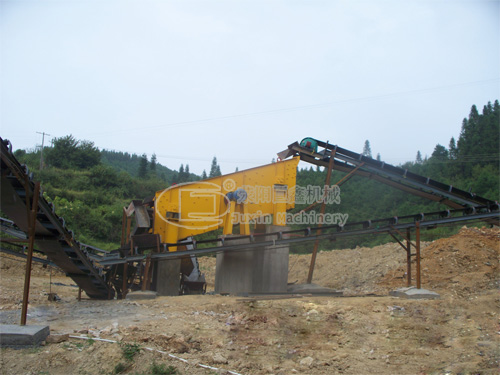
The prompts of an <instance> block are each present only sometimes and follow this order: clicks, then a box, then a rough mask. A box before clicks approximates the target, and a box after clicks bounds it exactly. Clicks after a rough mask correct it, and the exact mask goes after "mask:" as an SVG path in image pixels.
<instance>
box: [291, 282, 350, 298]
mask: <svg viewBox="0 0 500 375" xmlns="http://www.w3.org/2000/svg"><path fill="white" fill-rule="evenodd" d="M288 293H293V294H314V295H322V296H325V295H327V296H342V295H343V294H344V292H342V291H341V290H335V289H331V288H325V287H323V286H321V285H317V284H293V285H288Z"/></svg>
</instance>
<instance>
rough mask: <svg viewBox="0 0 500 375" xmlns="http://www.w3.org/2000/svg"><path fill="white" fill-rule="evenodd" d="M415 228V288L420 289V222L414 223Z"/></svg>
mask: <svg viewBox="0 0 500 375" xmlns="http://www.w3.org/2000/svg"><path fill="white" fill-rule="evenodd" d="M415 228H416V232H417V233H416V243H417V254H416V255H415V256H416V257H417V262H416V263H417V289H420V222H419V221H417V222H416V223H415Z"/></svg>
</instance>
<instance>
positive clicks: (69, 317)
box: [0, 228, 500, 375]
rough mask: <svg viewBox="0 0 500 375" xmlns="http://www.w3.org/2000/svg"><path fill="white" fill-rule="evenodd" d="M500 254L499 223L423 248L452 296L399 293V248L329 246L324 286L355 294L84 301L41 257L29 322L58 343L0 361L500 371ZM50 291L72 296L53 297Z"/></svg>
mask: <svg viewBox="0 0 500 375" xmlns="http://www.w3.org/2000/svg"><path fill="white" fill-rule="evenodd" d="M499 255H500V230H498V229H484V228H483V229H477V228H463V229H462V230H461V231H460V232H459V233H458V234H457V235H455V236H452V237H450V238H447V239H441V240H437V241H434V242H431V243H425V244H423V246H422V287H423V288H426V289H430V290H433V291H435V292H437V293H439V294H440V295H441V299H439V300H407V299H399V298H395V297H390V296H389V291H390V290H393V289H395V288H398V287H402V286H405V285H406V275H405V271H406V263H405V262H406V253H405V252H404V251H403V250H402V249H401V248H400V247H399V245H398V244H387V245H383V246H378V247H375V248H371V249H369V248H356V249H353V250H339V251H331V252H321V253H320V254H318V258H317V263H316V264H317V267H316V270H315V277H314V282H315V283H317V284H319V285H322V286H326V287H331V288H334V289H340V290H342V291H344V297H317V296H310V295H303V296H292V297H289V298H276V297H275V298H270V297H268V298H242V297H229V296H218V295H204V296H182V297H157V298H156V299H153V300H120V301H117V300H115V301H95V300H89V299H83V300H82V301H80V302H78V301H77V300H76V297H77V291H78V290H77V288H76V287H75V286H74V283H73V281H72V280H70V279H68V278H66V277H65V276H64V275H63V274H61V273H60V272H57V271H55V270H50V268H43V267H42V266H41V265H38V264H37V265H35V267H34V271H33V276H32V284H31V293H30V305H29V310H28V324H46V325H49V326H50V329H51V336H50V337H49V339H50V340H49V341H48V342H47V344H46V345H45V346H42V347H39V348H32V349H23V350H14V349H6V348H2V349H1V358H0V369H1V373H2V374H16V375H17V374H40V375H41V374H116V373H124V374H215V373H228V372H227V370H229V371H231V372H232V373H237V374H293V373H296V374H336V373H339V374H498V373H499V361H500V296H499V294H498V288H499V264H498V262H499ZM0 260H1V269H0V271H1V273H0V323H2V324H17V323H18V322H19V316H20V309H21V299H22V286H23V282H24V271H23V263H22V262H20V261H18V260H17V259H12V258H10V257H8V256H5V255H2V257H1V258H0ZM309 260H310V255H291V256H290V273H289V281H290V282H298V283H303V282H305V279H306V277H307V271H308V267H309ZM200 265H201V268H202V270H203V272H205V274H206V276H207V279H208V281H209V291H210V288H213V281H214V271H215V259H214V258H201V259H200ZM413 269H415V267H414V265H413ZM413 284H414V280H413ZM49 292H55V293H57V295H58V296H59V297H60V298H61V300H60V301H58V302H49V301H48V300H47V294H48V293H49ZM69 336H82V337H85V339H77V338H71V337H69ZM99 339H107V340H112V341H113V342H108V341H99ZM57 341H60V342H57ZM115 341H116V342H115ZM181 359H182V360H181ZM201 366H205V367H201ZM231 372H229V373H231Z"/></svg>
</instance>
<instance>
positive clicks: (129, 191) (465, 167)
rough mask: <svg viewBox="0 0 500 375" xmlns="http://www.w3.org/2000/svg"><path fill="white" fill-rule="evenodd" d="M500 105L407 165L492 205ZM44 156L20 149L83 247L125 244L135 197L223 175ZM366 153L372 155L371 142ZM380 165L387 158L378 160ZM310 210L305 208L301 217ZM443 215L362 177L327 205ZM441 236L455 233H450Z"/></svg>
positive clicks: (321, 174)
mask: <svg viewBox="0 0 500 375" xmlns="http://www.w3.org/2000/svg"><path fill="white" fill-rule="evenodd" d="M499 136H500V106H499V103H498V101H495V102H494V103H493V104H492V103H488V104H487V105H485V106H484V107H483V109H482V112H481V113H479V111H478V110H477V107H476V106H472V108H471V110H470V113H469V116H468V117H467V118H465V119H464V120H463V122H462V127H461V130H460V134H459V137H458V139H457V140H456V141H455V138H453V137H452V138H451V139H450V142H449V145H448V147H445V146H443V145H440V144H437V145H436V146H435V148H434V151H433V153H432V155H431V156H430V157H424V158H423V157H422V155H421V153H420V151H417V154H416V157H415V160H414V161H411V162H407V163H405V164H403V165H402V167H403V168H406V169H408V170H410V171H412V172H414V173H417V174H420V175H424V176H428V177H431V178H433V179H435V180H438V181H442V182H444V183H447V184H451V185H453V186H455V187H458V188H460V189H462V190H467V191H468V190H470V191H472V192H475V193H477V194H479V195H481V196H484V197H486V198H489V199H492V200H498V197H499V191H500V189H499V181H500V179H499V145H500V140H499ZM40 151H41V150H16V151H15V156H16V157H17V158H18V160H20V161H21V162H22V163H25V164H27V165H28V166H29V168H30V169H31V170H32V171H34V172H35V178H36V179H37V180H39V181H41V182H42V186H43V189H44V195H45V196H46V198H47V199H49V200H51V201H53V202H54V203H55V205H56V209H57V212H58V214H60V215H62V216H64V218H65V219H66V221H67V223H68V224H69V226H70V228H72V229H73V231H74V232H75V234H77V236H78V238H79V239H80V240H81V241H82V242H86V243H90V244H94V245H96V246H99V247H102V248H115V247H116V246H117V244H118V242H119V240H120V233H121V218H122V207H124V206H127V205H128V204H129V203H130V201H131V200H132V199H138V198H140V199H142V198H145V197H148V196H153V195H154V194H155V192H156V191H159V190H162V189H165V188H167V187H168V186H171V185H172V184H177V183H183V182H189V181H197V180H200V179H205V178H211V177H216V176H220V175H221V169H220V165H219V164H218V162H217V158H216V157H214V158H213V159H212V163H211V165H210V169H209V170H208V173H207V172H206V171H203V173H202V174H201V176H198V175H196V174H194V173H192V172H190V169H189V165H188V164H185V165H184V164H182V165H181V166H180V168H179V169H178V170H173V169H169V168H167V167H165V166H163V165H161V164H160V163H158V161H157V157H156V155H155V154H153V155H152V156H151V158H149V159H148V157H147V155H146V154H143V155H140V156H138V155H136V154H129V153H123V152H116V151H109V150H99V149H98V148H97V147H96V146H95V145H94V144H93V143H92V142H89V141H79V140H76V139H75V138H74V137H73V136H71V135H69V136H65V137H61V138H56V139H55V140H54V141H53V145H52V147H46V148H44V150H43V155H44V166H43V169H42V170H39V165H40V157H41V152H40ZM361 152H362V153H363V155H365V156H368V157H373V156H372V151H371V145H370V142H369V141H368V140H366V141H365V143H364V146H363V150H362V151H361ZM376 158H377V159H380V154H377V156H376ZM344 176H345V173H343V172H339V171H333V173H332V177H331V181H332V184H334V183H335V182H336V181H340V180H341V179H342V178H343V177H344ZM325 177H326V171H325V170H324V169H323V168H313V167H310V168H306V169H301V170H298V171H297V185H299V186H307V185H313V186H323V185H324V182H325ZM302 208H304V207H303V206H302V205H297V207H296V209H295V210H296V211H298V210H300V209H302ZM439 209H442V207H439V206H438V204H437V203H435V202H429V201H426V200H424V199H422V198H419V197H415V196H413V195H409V194H407V193H404V192H402V191H400V190H396V189H394V188H391V187H388V186H386V185H383V184H381V183H377V182H376V181H372V180H368V179H365V178H362V177H357V176H354V177H352V178H351V179H350V180H349V181H348V182H347V183H346V184H344V185H342V187H341V202H340V204H335V205H331V206H327V208H326V210H327V211H326V212H327V213H336V212H340V213H347V214H348V215H349V221H351V222H353V221H361V220H367V219H376V218H385V217H391V216H396V215H399V216H401V215H409V214H414V213H417V212H428V211H434V210H439ZM439 231H440V230H438V233H441V234H443V235H444V234H449V232H446V230H445V229H443V230H442V231H441V232H439ZM388 240H390V239H388V238H385V237H384V238H382V237H366V238H363V239H356V238H347V239H345V240H342V241H340V240H339V241H337V242H336V243H323V244H322V245H321V246H322V247H323V248H324V249H331V248H341V247H350V246H356V245H374V244H377V243H381V242H384V241H388ZM293 250H294V251H297V252H306V251H310V245H298V246H296V247H294V248H293Z"/></svg>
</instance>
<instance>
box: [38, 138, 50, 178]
mask: <svg viewBox="0 0 500 375" xmlns="http://www.w3.org/2000/svg"><path fill="white" fill-rule="evenodd" d="M36 133H37V134H41V135H42V149H41V150H40V170H42V168H43V144H44V141H45V136H46V135H48V136H49V137H50V134H47V133H45V132H42V133H40V132H36Z"/></svg>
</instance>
